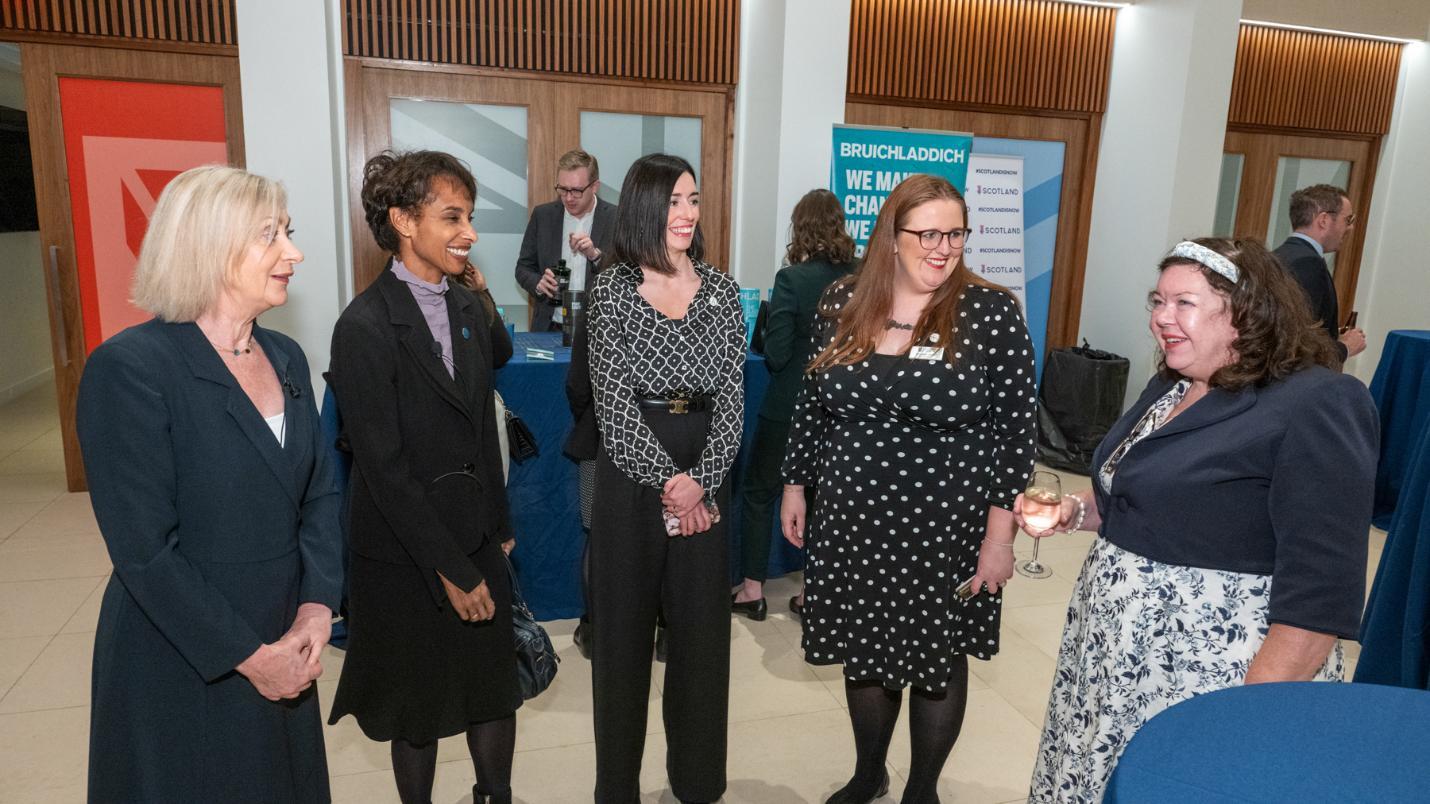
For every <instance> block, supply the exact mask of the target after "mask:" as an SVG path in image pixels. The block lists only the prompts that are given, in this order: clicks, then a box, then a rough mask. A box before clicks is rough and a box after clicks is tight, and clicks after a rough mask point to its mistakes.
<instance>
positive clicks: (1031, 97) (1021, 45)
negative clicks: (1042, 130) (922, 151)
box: [848, 0, 1117, 114]
mask: <svg viewBox="0 0 1430 804" xmlns="http://www.w3.org/2000/svg"><path fill="white" fill-rule="evenodd" d="M850 13H851V15H852V19H851V20H850V26H849V87H848V94H849V95H850V97H851V99H852V98H855V97H857V98H860V99H861V100H862V99H868V100H869V101H870V102H873V103H878V102H881V100H891V99H898V100H916V101H924V102H933V103H937V104H960V105H973V106H1004V107H1016V108H1023V109H1040V110H1043V109H1046V110H1054V111H1066V112H1089V113H1094V114H1097V113H1101V112H1102V111H1104V109H1105V107H1106V105H1107V76H1108V70H1109V68H1110V66H1111V64H1112V36H1113V29H1114V27H1115V26H1116V22H1117V9H1115V8H1107V7H1101V6H1085V5H1075V4H1071V3H1062V2H1055V1H1054V0H853V7H852V10H851V12H850Z"/></svg>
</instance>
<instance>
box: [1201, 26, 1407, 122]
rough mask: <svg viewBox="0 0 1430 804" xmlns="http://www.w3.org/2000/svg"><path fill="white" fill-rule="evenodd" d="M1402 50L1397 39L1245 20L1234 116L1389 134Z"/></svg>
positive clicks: (1233, 88) (1233, 94)
mask: <svg viewBox="0 0 1430 804" xmlns="http://www.w3.org/2000/svg"><path fill="white" fill-rule="evenodd" d="M1400 51H1401V45H1400V44H1399V43H1397V42H1381V41H1375V40H1370V39H1356V38H1352V37H1348V36H1335V35H1331V34H1319V33H1312V32H1309V31H1292V30H1287V29H1284V28H1270V27H1267V26H1264V25H1243V26H1241V34H1240V38H1239V40H1238V42H1237V48H1236V70H1235V72H1234V74H1233V77H1232V84H1231V108H1230V109H1229V110H1228V115H1227V123H1228V124H1237V125H1248V126H1275V127H1278V128H1298V129H1307V130H1311V131H1328V132H1344V133H1348V134H1372V135H1374V134H1384V133H1386V132H1387V131H1389V130H1390V115H1391V111H1392V110H1393V107H1394V105H1395V82H1396V79H1397V77H1398V73H1399V71H1400Z"/></svg>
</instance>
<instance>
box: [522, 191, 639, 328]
mask: <svg viewBox="0 0 1430 804" xmlns="http://www.w3.org/2000/svg"><path fill="white" fill-rule="evenodd" d="M616 209H617V207H616V205H615V204H612V203H609V202H607V201H604V200H602V199H600V198H597V199H596V211H595V214H594V215H593V216H592V218H591V231H590V232H589V234H590V235H591V242H593V243H595V244H596V248H597V249H599V250H600V252H601V259H605V258H606V257H607V256H608V255H609V254H610V253H611V238H612V237H613V236H614V235H615V232H616ZM565 214H566V207H565V206H563V205H562V204H561V202H560V201H550V202H548V203H545V204H541V205H539V206H537V207H536V208H535V209H533V210H532V211H531V218H530V219H529V220H528V221H527V222H526V234H525V235H523V236H522V238H521V251H520V252H518V254H517V258H516V283H517V284H518V285H521V287H522V289H523V290H525V291H526V292H527V293H528V294H530V296H531V307H532V315H531V331H532V332H545V331H546V330H548V329H549V328H550V327H551V312H552V310H554V309H555V307H556V305H557V304H559V303H560V299H553V300H549V301H547V300H544V297H542V296H538V295H536V283H537V282H540V281H541V274H542V272H543V271H545V270H546V269H547V268H551V267H553V266H554V265H556V261H557V260H559V259H561V247H562V243H561V222H562V220H563V216H564V215H565ZM599 270H600V269H599V268H598V267H597V266H595V265H592V263H591V261H590V260H587V261H586V285H585V287H586V289H587V290H590V289H591V286H592V285H593V284H595V281H596V273H597V271H599Z"/></svg>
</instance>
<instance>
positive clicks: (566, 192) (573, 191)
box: [554, 179, 599, 196]
mask: <svg viewBox="0 0 1430 804" xmlns="http://www.w3.org/2000/svg"><path fill="white" fill-rule="evenodd" d="M597 181H599V179H592V180H591V181H590V183H588V184H587V185H586V186H585V187H562V186H561V185H559V184H558V185H556V187H555V188H554V189H555V190H556V194H557V195H560V196H579V195H581V194H582V193H584V192H586V191H587V190H589V189H591V185H592V184H595V183H596V182H597Z"/></svg>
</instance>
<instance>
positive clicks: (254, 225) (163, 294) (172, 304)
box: [133, 165, 288, 322]
mask: <svg viewBox="0 0 1430 804" xmlns="http://www.w3.org/2000/svg"><path fill="white" fill-rule="evenodd" d="M287 205H288V197H287V193H285V192H284V190H283V186H282V185H281V184H279V183H278V182H276V181H274V180H272V179H268V178H264V177H263V176H258V175H255V174H253V173H249V172H248V171H246V170H242V169H239V168H234V167H226V166H223V165H205V166H203V167H196V168H190V169H189V170H186V171H184V172H183V173H180V174H179V175H178V176H175V177H174V180H173V181H171V182H169V185H168V186H167V187H165V188H164V192H162V193H160V194H159V203H158V204H157V205H156V206H155V207H154V214H153V215H152V216H150V218H149V228H148V230H147V231H146V232H145V233H144V243H143V245H142V246H140V248H139V262H138V264H137V265H136V266H135V267H134V286H133V293H134V299H133V301H134V305H135V306H136V307H139V308H140V309H142V310H147V311H149V312H150V313H153V314H154V315H155V316H156V317H158V318H160V319H162V320H164V321H169V322H186V321H193V320H195V319H197V318H198V317H199V316H200V315H201V314H202V313H203V312H204V311H206V310H208V309H209V308H211V307H213V305H214V304H216V303H217V302H218V298H219V294H220V293H222V292H223V289H224V286H225V285H227V284H228V283H229V282H230V280H231V279H232V278H233V275H234V272H235V271H236V270H237V268H238V264H239V261H240V260H241V259H242V255H243V250H244V249H245V248H247V247H248V246H249V245H250V244H252V243H253V242H254V241H255V239H257V238H259V237H261V236H262V235H263V230H264V226H265V225H267V226H269V227H276V226H277V225H278V224H279V222H280V221H279V218H280V217H281V216H282V214H283V211H284V210H285V209H286V208H287Z"/></svg>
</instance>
